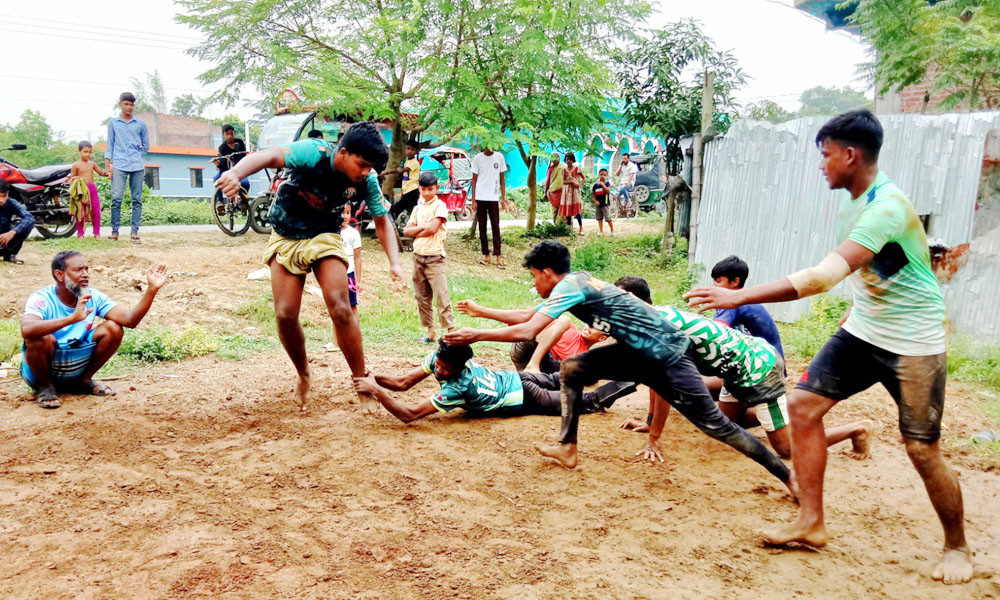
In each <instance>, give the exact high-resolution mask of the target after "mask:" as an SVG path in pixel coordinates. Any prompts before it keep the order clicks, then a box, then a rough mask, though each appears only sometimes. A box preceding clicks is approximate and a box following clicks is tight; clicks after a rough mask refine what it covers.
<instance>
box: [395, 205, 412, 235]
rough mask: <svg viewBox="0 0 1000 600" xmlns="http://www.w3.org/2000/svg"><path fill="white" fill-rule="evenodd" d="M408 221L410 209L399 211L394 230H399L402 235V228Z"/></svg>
mask: <svg viewBox="0 0 1000 600" xmlns="http://www.w3.org/2000/svg"><path fill="white" fill-rule="evenodd" d="M409 221H410V211H408V210H404V211H400V213H399V214H398V215H396V223H395V225H396V231H398V232H399V235H403V230H404V229H406V224H407V223H408V222H409Z"/></svg>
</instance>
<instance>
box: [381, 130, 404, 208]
mask: <svg viewBox="0 0 1000 600" xmlns="http://www.w3.org/2000/svg"><path fill="white" fill-rule="evenodd" d="M407 137H408V136H407V135H406V130H405V129H403V122H402V120H401V115H396V117H395V120H394V121H393V123H392V141H391V142H390V143H389V162H388V163H386V165H385V169H386V170H387V171H388V170H391V169H395V168H398V167H399V163H401V162H403V157H404V156H406V142H407V141H408V139H407ZM398 179H399V176H398V175H386V177H385V179H383V180H382V193H383V194H385V195H386V197H388V198H390V199H391V198H392V197H393V195H392V190H393V188H395V187H396V181H397V180H398Z"/></svg>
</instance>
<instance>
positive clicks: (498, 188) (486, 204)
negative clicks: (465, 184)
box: [472, 148, 507, 269]
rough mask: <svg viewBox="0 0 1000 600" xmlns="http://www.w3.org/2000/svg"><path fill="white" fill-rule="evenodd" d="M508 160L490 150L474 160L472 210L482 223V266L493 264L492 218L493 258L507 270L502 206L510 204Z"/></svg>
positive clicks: (480, 238)
mask: <svg viewBox="0 0 1000 600" xmlns="http://www.w3.org/2000/svg"><path fill="white" fill-rule="evenodd" d="M506 170H507V161H505V160H504V158H503V155H502V154H500V153H499V152H494V151H493V150H491V149H489V148H486V149H485V150H483V151H482V152H480V153H479V154H477V155H476V156H475V158H473V159H472V210H474V211H475V212H476V219H477V221H478V222H479V245H480V248H481V250H482V251H483V260H482V261H480V264H482V265H488V264H490V252H489V249H488V247H487V245H486V217H487V215H488V216H489V219H490V225H491V228H492V230H493V256H494V258H495V259H496V265H497V266H498V267H500V268H501V269H503V268H504V264H503V258H502V257H501V256H500V203H501V202H506V201H507V183H506V181H505V179H504V171H506Z"/></svg>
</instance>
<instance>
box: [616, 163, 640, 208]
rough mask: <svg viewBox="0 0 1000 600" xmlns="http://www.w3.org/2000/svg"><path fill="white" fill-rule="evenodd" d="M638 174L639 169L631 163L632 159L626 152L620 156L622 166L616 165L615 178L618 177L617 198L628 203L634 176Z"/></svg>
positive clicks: (633, 185)
mask: <svg viewBox="0 0 1000 600" xmlns="http://www.w3.org/2000/svg"><path fill="white" fill-rule="evenodd" d="M638 172H639V167H637V166H636V164H635V163H634V162H632V157H631V156H630V155H629V153H628V152H626V153H625V154H624V155H623V156H622V164H620V165H618V170H617V171H615V177H620V178H621V179H619V180H618V181H619V184H618V197H619V198H621V199H622V200H625V201H626V202H628V201H629V200H630V199H631V198H632V188H634V187H635V175H636V173H638Z"/></svg>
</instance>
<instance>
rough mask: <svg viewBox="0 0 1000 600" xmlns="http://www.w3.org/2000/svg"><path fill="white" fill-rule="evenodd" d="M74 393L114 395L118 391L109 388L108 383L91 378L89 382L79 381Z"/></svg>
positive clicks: (82, 394)
mask: <svg viewBox="0 0 1000 600" xmlns="http://www.w3.org/2000/svg"><path fill="white" fill-rule="evenodd" d="M76 393H77V394H79V395H81V396H114V395H115V394H117V393H118V392H116V391H114V390H113V389H111V386H110V385H105V384H103V383H101V382H100V381H94V380H93V379H91V380H90V381H89V382H88V381H81V382H79V383H78V384H77V387H76Z"/></svg>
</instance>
